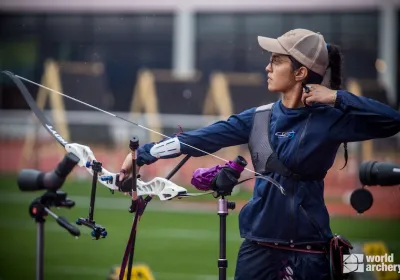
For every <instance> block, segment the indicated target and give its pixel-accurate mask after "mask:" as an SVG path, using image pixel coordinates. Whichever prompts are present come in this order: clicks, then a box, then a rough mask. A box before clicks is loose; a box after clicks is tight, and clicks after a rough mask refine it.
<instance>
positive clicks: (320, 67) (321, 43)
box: [258, 29, 329, 76]
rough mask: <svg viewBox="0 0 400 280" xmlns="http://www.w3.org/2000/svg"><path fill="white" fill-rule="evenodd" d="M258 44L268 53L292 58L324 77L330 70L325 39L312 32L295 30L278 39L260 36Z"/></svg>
mask: <svg viewBox="0 0 400 280" xmlns="http://www.w3.org/2000/svg"><path fill="white" fill-rule="evenodd" d="M258 43H259V44H260V46H261V47H262V48H263V49H264V50H266V51H269V52H273V53H278V54H285V55H290V56H292V57H293V58H294V59H296V60H297V61H298V62H300V63H301V64H303V65H304V66H306V67H307V68H308V69H310V70H311V71H313V72H315V73H318V74H320V75H322V76H324V75H325V72H326V69H327V68H328V64H329V57H328V49H327V47H326V42H325V40H324V37H323V36H322V35H321V34H319V33H316V32H313V31H311V30H307V29H293V30H290V31H288V32H286V33H285V34H283V35H282V36H280V37H278V38H276V39H275V38H267V37H261V36H258Z"/></svg>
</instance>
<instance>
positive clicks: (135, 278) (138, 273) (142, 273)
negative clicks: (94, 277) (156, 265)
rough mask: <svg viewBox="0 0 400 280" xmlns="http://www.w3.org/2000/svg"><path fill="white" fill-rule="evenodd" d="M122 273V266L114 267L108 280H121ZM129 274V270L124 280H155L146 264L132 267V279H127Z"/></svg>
mask: <svg viewBox="0 0 400 280" xmlns="http://www.w3.org/2000/svg"><path fill="white" fill-rule="evenodd" d="M120 271H121V267H120V266H116V267H114V268H113V269H112V271H111V273H110V275H108V278H107V280H119V272H120ZM127 272H128V269H126V271H125V275H124V280H155V278H154V276H153V274H152V272H151V270H150V268H149V267H148V266H147V265H144V264H140V265H134V266H132V274H131V279H127Z"/></svg>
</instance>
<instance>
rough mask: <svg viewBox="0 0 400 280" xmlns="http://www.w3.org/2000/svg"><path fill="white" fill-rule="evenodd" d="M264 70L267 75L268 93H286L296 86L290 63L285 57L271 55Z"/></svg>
mask: <svg viewBox="0 0 400 280" xmlns="http://www.w3.org/2000/svg"><path fill="white" fill-rule="evenodd" d="M265 70H266V71H267V73H268V90H269V91H270V92H287V91H289V90H290V89H291V88H292V87H293V86H294V85H295V84H296V80H295V78H294V73H293V71H292V63H291V61H290V59H289V57H288V56H287V55H281V54H275V53H272V55H271V58H270V62H269V64H268V65H267V67H266V68H265Z"/></svg>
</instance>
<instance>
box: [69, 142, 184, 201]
mask: <svg viewBox="0 0 400 280" xmlns="http://www.w3.org/2000/svg"><path fill="white" fill-rule="evenodd" d="M65 149H66V150H67V152H70V153H73V154H74V155H76V156H77V157H78V158H79V163H78V165H79V166H81V167H85V168H86V169H87V171H88V172H89V173H90V174H91V175H92V176H93V173H94V172H93V170H92V168H91V167H90V163H91V162H93V161H97V159H96V157H95V156H94V154H93V152H92V150H91V149H90V148H89V147H88V146H85V145H81V144H77V143H69V144H66V145H65ZM118 175H119V174H118V173H112V172H110V171H108V170H107V169H105V168H104V167H102V170H101V172H99V174H98V182H99V183H101V184H102V185H104V186H106V187H107V188H109V189H111V190H119V189H120V188H119V186H117V183H118ZM186 194H187V190H186V189H185V188H183V187H181V186H178V185H176V184H174V183H173V182H171V181H169V180H167V179H165V178H160V177H155V178H153V179H152V180H151V181H149V182H144V181H142V180H141V179H140V178H138V179H137V195H138V196H147V195H151V196H155V195H156V196H158V197H159V198H160V200H170V199H172V198H174V197H177V196H179V195H186Z"/></svg>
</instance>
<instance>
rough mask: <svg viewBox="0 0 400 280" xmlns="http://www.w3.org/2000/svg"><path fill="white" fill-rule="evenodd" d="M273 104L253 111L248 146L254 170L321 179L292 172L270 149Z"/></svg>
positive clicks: (305, 178) (301, 179) (300, 179)
mask: <svg viewBox="0 0 400 280" xmlns="http://www.w3.org/2000/svg"><path fill="white" fill-rule="evenodd" d="M273 104H274V103H270V104H268V105H264V106H260V107H258V108H257V109H256V112H255V113H254V119H253V127H252V129H251V133H250V138H249V145H248V146H249V151H250V155H251V160H252V163H253V166H254V169H255V171H256V172H258V173H260V174H263V173H268V172H275V173H278V174H280V175H282V176H284V177H288V178H292V179H295V180H299V181H306V180H322V179H323V177H322V178H321V176H317V177H316V178H313V177H310V176H304V175H300V174H296V173H293V172H292V171H290V170H289V169H288V168H287V167H286V166H285V165H284V164H283V163H282V161H280V160H279V158H278V155H277V154H276V153H275V152H274V150H273V149H272V145H271V142H270V133H269V130H270V120H271V112H272V106H273Z"/></svg>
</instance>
